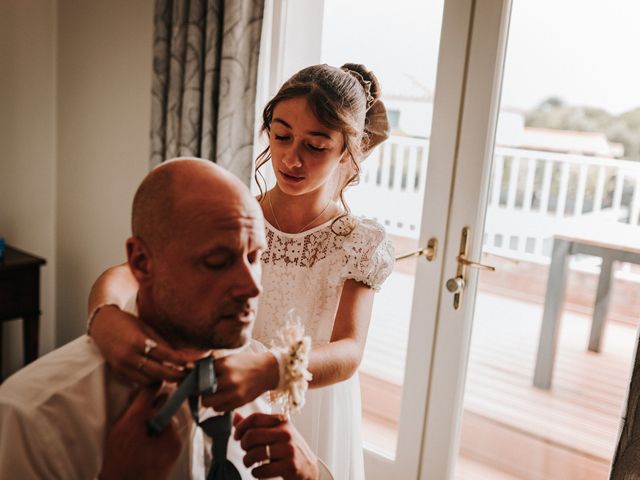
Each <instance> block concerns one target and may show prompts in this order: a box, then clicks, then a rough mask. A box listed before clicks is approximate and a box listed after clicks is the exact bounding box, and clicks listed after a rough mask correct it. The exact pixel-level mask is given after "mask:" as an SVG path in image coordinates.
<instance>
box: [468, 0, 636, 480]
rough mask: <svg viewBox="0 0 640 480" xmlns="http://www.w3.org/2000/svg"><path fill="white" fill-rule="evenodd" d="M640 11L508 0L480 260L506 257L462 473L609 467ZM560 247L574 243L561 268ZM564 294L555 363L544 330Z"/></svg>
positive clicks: (623, 338)
mask: <svg viewBox="0 0 640 480" xmlns="http://www.w3.org/2000/svg"><path fill="white" fill-rule="evenodd" d="M639 15H640V4H638V3H637V2H632V1H610V2H606V3H605V2H584V1H582V0H566V1H563V2H557V1H552V0H538V1H536V2H522V1H514V2H513V8H512V15H511V25H510V29H509V42H508V49H507V58H506V64H505V73H504V81H503V91H502V98H501V111H500V116H499V120H498V132H497V139H496V145H495V149H494V158H493V166H492V172H491V184H490V188H489V199H488V210H487V216H486V225H485V235H484V247H483V255H484V258H483V259H482V263H489V264H492V265H495V266H496V267H497V271H496V272H495V273H487V272H483V273H482V274H481V275H480V281H479V284H478V292H477V298H476V307H475V316H474V323H473V334H472V341H471V350H470V357H469V367H468V371H467V381H466V388H465V401H464V415H463V424H462V432H461V448H460V453H459V462H458V468H457V473H456V478H458V479H472V478H473V479H475V478H492V479H511V478H527V479H529V478H531V479H534V478H535V479H539V478H545V479H567V478H580V479H585V480H589V479H605V478H608V472H609V465H610V463H611V459H612V457H613V453H614V450H615V448H616V443H617V436H618V429H619V425H620V420H621V415H622V411H623V404H624V403H625V398H626V390H627V386H628V382H629V379H630V369H631V364H632V355H633V351H634V347H635V343H636V339H637V335H636V330H637V327H638V323H639V322H638V320H639V319H640V317H639V316H638V312H639V311H640V297H639V296H638V293H637V292H638V291H639V290H638V287H639V286H640V268H639V266H638V265H636V264H633V263H623V262H614V263H613V280H612V281H611V284H610V286H609V288H608V289H606V288H605V287H606V282H605V280H606V279H607V278H608V274H607V271H608V270H607V263H606V262H604V263H603V260H602V258H601V257H602V256H605V258H609V259H611V258H614V257H615V255H618V254H620V252H622V251H628V252H630V253H629V254H628V255H627V256H626V257H625V258H624V259H625V260H627V261H629V262H631V261H632V262H636V263H637V262H640V247H639V246H640V241H639V240H638V239H640V226H639V225H638V223H639V216H640V168H639V167H640V162H639V160H640V90H639V89H638V85H639V82H640V66H639V64H638V62H636V61H635V58H636V57H637V51H636V50H637V48H636V46H637V45H638V33H637V32H638V30H637V25H636V20H635V19H637V18H638V16H639ZM567 242H568V243H567ZM554 245H555V248H556V252H559V251H561V250H558V249H562V248H565V247H566V248H571V249H572V251H573V253H574V254H572V255H570V256H569V257H568V258H569V261H568V268H567V270H566V272H567V274H566V282H564V281H563V280H562V278H563V277H562V271H563V269H562V265H563V263H562V258H561V257H560V256H559V255H557V254H556V255H555V256H554V257H553V258H552V251H553V249H554ZM584 245H589V247H584ZM634 245H635V246H634ZM587 248H589V249H590V250H588V251H587V250H586V249H587ZM579 249H583V250H582V252H583V253H579ZM634 252H635V253H634ZM586 253H590V254H589V255H587V254H586ZM599 280H600V281H601V282H602V286H601V290H600V293H597V290H598V282H599ZM563 285H566V291H565V295H564V297H563V296H562V294H561V292H562V286H563ZM563 298H564V302H563V303H562V304H561V311H560V312H559V315H558V316H557V322H558V323H557V324H558V325H559V333H558V337H557V349H556V353H555V360H552V361H550V362H549V364H550V365H552V367H553V368H552V369H551V371H552V376H551V375H550V374H549V372H548V371H547V372H546V373H545V369H544V368H543V367H544V359H545V358H551V357H549V355H547V353H545V352H550V351H552V349H553V344H554V342H553V340H552V339H551V338H543V337H541V331H542V330H541V329H542V325H543V317H544V318H546V319H553V318H554V316H553V315H552V312H553V308H552V306H553V302H554V301H561V300H562V299H563ZM596 298H598V299H599V301H598V304H597V305H598V308H594V305H595V304H596ZM607 299H609V303H608V309H607V308H606V307H607V305H606V300H607ZM604 310H606V314H603V315H599V313H598V312H601V313H602V312H604ZM597 318H605V319H606V321H605V322H604V327H603V330H602V336H601V337H600V340H598V338H597V337H598V335H595V336H592V337H591V341H590V335H591V329H592V325H593V324H594V319H597ZM545 324H546V325H551V323H550V321H549V320H547V322H546V323H545ZM598 331H599V330H598V329H597V328H596V329H595V330H594V333H597V332H598ZM590 344H591V350H592V351H590V349H589V345H590ZM539 348H540V352H539V351H538V349H539ZM536 365H538V369H537V372H538V373H537V374H536V376H535V378H536V385H537V386H534V371H536ZM549 379H550V388H546V385H545V383H546V382H547V380H549ZM523 452H526V454H524V455H523Z"/></svg>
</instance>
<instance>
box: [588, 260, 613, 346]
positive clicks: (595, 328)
mask: <svg viewBox="0 0 640 480" xmlns="http://www.w3.org/2000/svg"><path fill="white" fill-rule="evenodd" d="M612 278H613V260H612V259H611V258H610V257H608V256H603V257H602V266H601V267H600V276H599V277H598V291H597V293H596V303H595V305H594V307H593V321H592V323H591V335H590V336H589V350H591V351H592V352H599V351H600V347H601V345H602V330H603V328H604V322H605V320H606V319H607V310H608V308H609V297H610V292H611V280H612Z"/></svg>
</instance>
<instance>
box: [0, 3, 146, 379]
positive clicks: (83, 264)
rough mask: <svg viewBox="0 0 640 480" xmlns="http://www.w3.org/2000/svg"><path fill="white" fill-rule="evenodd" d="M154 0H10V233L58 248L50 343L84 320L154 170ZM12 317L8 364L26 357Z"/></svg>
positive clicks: (6, 117) (3, 97)
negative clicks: (140, 187)
mask: <svg viewBox="0 0 640 480" xmlns="http://www.w3.org/2000/svg"><path fill="white" fill-rule="evenodd" d="M153 3H154V2H153V0H136V1H135V2H130V1H126V0H109V1H107V2H105V1H100V0H58V1H52V0H2V1H0V148H1V149H2V150H1V152H2V153H1V155H0V236H4V237H5V238H6V239H7V241H8V243H10V244H12V245H16V246H19V247H20V248H23V249H25V250H27V251H30V252H33V253H35V254H37V255H40V256H42V257H44V258H46V259H47V265H46V266H45V267H44V269H43V278H42V282H41V283H42V294H41V295H42V310H43V315H42V318H41V335H40V340H41V342H40V344H41V348H40V350H41V353H44V352H47V351H49V350H51V349H52V348H54V347H55V346H57V345H61V344H63V343H66V342H67V341H68V340H70V339H72V338H74V337H75V336H77V335H79V334H81V333H82V332H83V331H84V323H85V317H86V301H87V295H88V292H89V288H90V286H91V284H92V282H93V280H94V279H95V277H96V276H97V275H98V273H99V272H101V271H102V270H103V269H104V268H105V267H106V266H108V265H110V264H113V263H116V262H120V261H123V260H124V241H125V239H126V237H127V236H128V233H129V210H130V203H131V199H132V197H133V192H134V190H135V188H136V186H137V184H138V183H139V181H140V180H141V178H142V177H143V176H144V174H145V173H146V172H147V171H148V156H149V124H150V110H151V102H150V91H151V46H152V34H153ZM20 326H21V322H18V321H14V322H8V323H6V324H5V325H4V330H3V331H4V333H5V335H4V344H3V346H2V354H3V358H4V363H5V368H4V374H5V375H6V374H7V373H9V372H13V371H15V370H16V369H17V368H19V366H20V365H21V358H22V348H21V340H22V336H21V333H20Z"/></svg>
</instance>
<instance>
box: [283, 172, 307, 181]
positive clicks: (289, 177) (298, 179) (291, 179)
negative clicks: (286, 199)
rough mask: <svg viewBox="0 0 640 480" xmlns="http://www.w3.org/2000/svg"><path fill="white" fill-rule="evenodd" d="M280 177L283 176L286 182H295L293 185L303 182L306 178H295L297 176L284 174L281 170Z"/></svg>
mask: <svg viewBox="0 0 640 480" xmlns="http://www.w3.org/2000/svg"><path fill="white" fill-rule="evenodd" d="M280 175H282V176H283V177H284V179H285V180H287V181H289V182H293V183H297V182H301V181H302V180H304V177H298V176H295V175H290V174H288V173H285V172H283V171H282V170H280Z"/></svg>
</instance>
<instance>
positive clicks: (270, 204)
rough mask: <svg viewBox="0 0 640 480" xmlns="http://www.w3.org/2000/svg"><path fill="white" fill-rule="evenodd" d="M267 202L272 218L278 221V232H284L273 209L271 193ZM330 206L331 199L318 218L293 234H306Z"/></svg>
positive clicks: (268, 194)
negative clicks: (308, 228)
mask: <svg viewBox="0 0 640 480" xmlns="http://www.w3.org/2000/svg"><path fill="white" fill-rule="evenodd" d="M267 201H268V202H269V210H271V216H272V217H273V219H274V220H275V221H276V227H278V230H280V231H281V232H282V231H283V230H282V227H281V226H280V222H278V217H277V216H276V212H275V211H274V209H273V204H272V203H271V192H269V193H267ZM329 205H331V198H329V201H328V202H327V204H326V205H325V206H324V208H323V209H322V211H321V212H320V213H319V214H318V215H317V216H316V217H314V218H313V220H311V221H310V222H309V223H307V224H306V225H305V226H304V227H302V228H301V229H300V230H298V231H297V232H293V233H295V234H298V233H301V232H304V231H305V229H306V228H307V227H309V226H310V225H312V224H313V223H314V222H315V221H316V220H318V219H319V218H320V217H321V216H322V215H323V214H324V212H326V211H327V209H328V208H329Z"/></svg>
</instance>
